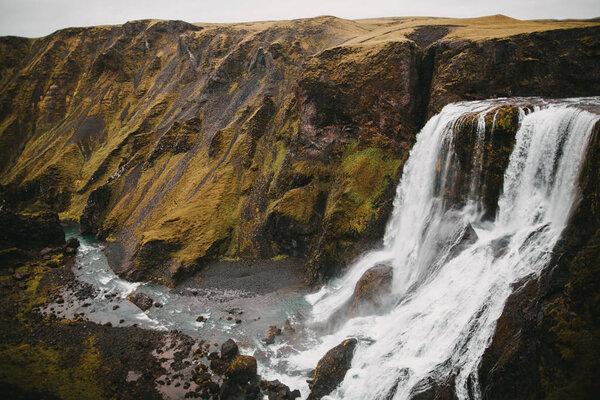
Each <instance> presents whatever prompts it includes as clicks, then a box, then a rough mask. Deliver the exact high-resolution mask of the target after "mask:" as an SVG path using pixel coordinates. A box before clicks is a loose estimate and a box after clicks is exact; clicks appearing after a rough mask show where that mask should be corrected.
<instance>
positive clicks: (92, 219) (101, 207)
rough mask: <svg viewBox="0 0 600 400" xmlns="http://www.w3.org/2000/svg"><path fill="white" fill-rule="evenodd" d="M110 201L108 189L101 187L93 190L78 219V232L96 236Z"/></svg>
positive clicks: (104, 186) (106, 186)
mask: <svg viewBox="0 0 600 400" xmlns="http://www.w3.org/2000/svg"><path fill="white" fill-rule="evenodd" d="M109 201H110V188H109V187H108V185H102V186H99V187H98V188H96V189H94V190H93V191H92V192H91V193H90V195H89V197H88V200H87V203H86V205H85V209H84V210H83V214H82V215H81V217H79V224H80V231H81V234H83V235H90V234H92V235H93V234H96V232H97V231H98V228H100V227H101V224H102V219H103V217H104V211H105V210H106V208H107V207H108V203H109Z"/></svg>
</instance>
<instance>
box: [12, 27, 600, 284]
mask: <svg viewBox="0 0 600 400" xmlns="http://www.w3.org/2000/svg"><path fill="white" fill-rule="evenodd" d="M0 60H1V61H0V152H1V156H0V165H1V168H0V183H1V184H2V185H3V187H4V192H5V193H8V195H7V196H6V197H7V201H8V202H9V203H10V205H11V206H12V207H16V208H20V209H25V210H29V211H36V210H40V209H50V210H52V211H56V212H59V213H60V216H61V218H63V219H71V220H79V221H80V222H81V228H82V231H83V232H86V233H93V234H97V235H98V236H100V237H101V238H104V239H106V240H107V241H108V242H109V243H120V245H121V246H122V247H123V249H122V251H119V252H117V253H119V254H122V257H120V260H117V261H118V262H117V263H116V266H117V267H118V268H119V271H120V273H121V274H123V275H124V276H126V277H128V278H129V279H132V280H147V279H152V280H159V281H164V282H166V283H168V284H174V283H176V282H177V280H178V279H179V278H180V277H182V276H185V275H186V274H187V273H189V272H191V271H193V270H195V269H197V268H199V267H201V266H202V265H204V263H206V262H207V261H209V260H211V259H215V258H242V259H261V258H272V257H276V256H294V257H302V258H305V259H306V279H307V281H308V282H309V283H313V282H315V281H317V280H319V279H322V278H324V277H328V276H331V275H332V274H335V273H336V272H337V271H338V270H339V269H340V268H342V267H343V266H344V265H345V264H346V263H347V262H349V261H350V260H352V259H353V258H354V257H356V256H357V255H358V254H359V253H360V252H361V251H362V250H364V248H366V247H367V246H371V245H372V244H373V243H376V242H377V241H378V240H380V238H381V236H382V234H383V230H384V228H385V223H386V221H387V219H388V216H389V213H390V211H391V207H392V200H393V197H394V189H395V187H396V184H397V182H398V181H399V179H400V174H401V167H402V165H403V162H404V161H405V160H406V158H407V156H408V151H409V150H410V148H411V145H412V144H413V142H414V138H415V134H416V133H417V132H418V130H419V129H420V127H421V126H422V125H423V123H424V121H425V120H426V119H427V118H428V116H431V115H432V114H434V113H435V112H437V111H439V110H440V109H441V107H442V106H443V105H445V104H447V103H449V102H453V101H457V100H467V99H478V98H488V97H496V96H536V95H538V96H550V97H552V96H556V97H567V96H582V95H594V94H598V93H600V76H599V75H598V72H597V65H598V63H599V61H600V24H599V23H597V22H593V21H590V22H586V21H564V22H557V21H517V20H512V19H510V18H507V17H503V16H493V17H486V18H480V19H467V20H454V19H431V18H389V19H378V20H360V21H347V20H342V19H338V18H334V17H319V18H314V19H308V20H295V21H284V22H262V23H247V24H230V25H214V24H189V23H185V22H181V21H154V20H152V21H150V20H148V21H136V22H130V23H127V24H125V25H122V26H111V27H93V28H77V29H75V28H73V29H66V30H62V31H58V32H56V33H54V34H52V35H50V36H47V37H45V38H41V39H24V38H15V37H4V38H1V39H0ZM490 198H493V193H492V194H491V197H490Z"/></svg>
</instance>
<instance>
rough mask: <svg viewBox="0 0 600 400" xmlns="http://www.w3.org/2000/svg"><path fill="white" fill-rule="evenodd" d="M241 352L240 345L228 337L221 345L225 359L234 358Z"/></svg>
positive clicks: (222, 355)
mask: <svg viewBox="0 0 600 400" xmlns="http://www.w3.org/2000/svg"><path fill="white" fill-rule="evenodd" d="M239 353H240V350H239V348H238V345H237V343H236V342H234V341H233V339H228V340H227V341H226V342H225V343H223V344H222V345H221V358H223V359H226V360H228V359H233V358H234V357H235V356H237V355H238V354H239Z"/></svg>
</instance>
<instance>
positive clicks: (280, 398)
mask: <svg viewBox="0 0 600 400" xmlns="http://www.w3.org/2000/svg"><path fill="white" fill-rule="evenodd" d="M260 388H261V389H262V391H263V393H264V394H266V395H267V397H268V398H269V400H294V399H296V398H298V397H300V391H299V390H293V391H291V390H290V388H289V387H288V386H287V385H285V384H283V383H281V382H279V381H278V380H274V381H260Z"/></svg>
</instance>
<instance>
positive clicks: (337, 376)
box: [307, 338, 358, 400]
mask: <svg viewBox="0 0 600 400" xmlns="http://www.w3.org/2000/svg"><path fill="white" fill-rule="evenodd" d="M357 343H358V341H357V340H356V339H354V338H352V339H346V340H344V341H343V342H342V343H340V344H339V345H337V346H335V347H334V348H333V349H331V350H329V351H328V352H327V354H325V355H324V356H323V358H321V359H320V360H319V362H318V364H317V368H316V369H315V379H314V383H313V385H312V388H311V390H310V394H309V395H308V398H307V399H308V400H317V399H320V398H322V397H323V396H326V395H328V394H329V393H331V392H332V391H333V390H334V389H335V388H336V387H337V386H338V385H339V384H340V383H341V382H342V381H343V380H344V377H345V376H346V372H347V371H348V370H349V369H350V366H351V365H352V358H353V356H354V348H355V347H356V344H357Z"/></svg>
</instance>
